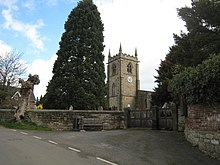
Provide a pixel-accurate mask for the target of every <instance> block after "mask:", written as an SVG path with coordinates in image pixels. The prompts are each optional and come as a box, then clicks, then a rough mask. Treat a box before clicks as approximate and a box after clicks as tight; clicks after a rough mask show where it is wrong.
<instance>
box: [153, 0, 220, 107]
mask: <svg viewBox="0 0 220 165" xmlns="http://www.w3.org/2000/svg"><path fill="white" fill-rule="evenodd" d="M178 15H179V16H180V18H181V19H182V20H183V21H185V23H186V27H187V30H188V32H187V33H183V32H182V33H181V34H180V36H178V35H176V34H174V41H175V45H173V46H172V47H171V48H170V51H169V53H168V54H167V56H166V58H165V60H164V61H162V62H161V65H160V68H159V70H157V72H158V76H156V77H155V78H156V81H155V82H157V83H158V87H156V88H155V92H156V93H155V95H156V96H158V97H159V98H157V99H154V100H155V101H154V100H153V101H154V102H157V100H160V102H159V104H161V102H162V103H164V102H167V98H170V100H173V99H175V100H173V101H175V102H176V103H177V104H178V99H179V98H185V97H186V96H185V94H186V93H184V91H179V93H178V96H176V95H172V96H173V97H168V96H170V92H169V90H168V89H167V87H168V82H169V80H171V79H172V77H173V76H174V75H176V74H178V73H180V72H182V71H184V70H187V73H188V74H189V75H193V76H194V74H196V73H194V70H193V69H192V68H195V67H196V66H197V65H199V64H201V63H202V62H203V61H204V60H207V59H209V58H210V56H213V55H214V56H215V55H217V54H219V53H220V17H219V15H220V1H219V0H199V1H192V7H183V8H181V9H178ZM163 63H167V64H168V63H169V65H164V64H163ZM161 66H163V67H161ZM188 67H191V69H190V68H189V69H187V68H188ZM204 72H206V70H204ZM188 74H187V77H188V76H189V75H188ZM178 76H183V79H184V77H185V76H186V74H184V73H183V74H180V75H177V76H175V80H176V81H178V80H177V78H176V77H178ZM179 78H180V77H179ZM192 79H193V78H192ZM193 81H194V83H196V81H197V79H193ZM198 81H199V80H198ZM181 82H184V81H181ZM176 83H177V84H179V83H178V82H176ZM179 85H180V87H181V84H179ZM182 85H183V84H182ZM176 87H177V88H178V85H176ZM187 88H189V89H190V88H191V86H187ZM206 88H208V87H206ZM181 89H182V88H181ZM176 90H178V89H176ZM198 90H199V89H198ZM207 92H209V90H207ZM176 94H177V93H176ZM187 94H188V93H187ZM157 104H158V102H157Z"/></svg>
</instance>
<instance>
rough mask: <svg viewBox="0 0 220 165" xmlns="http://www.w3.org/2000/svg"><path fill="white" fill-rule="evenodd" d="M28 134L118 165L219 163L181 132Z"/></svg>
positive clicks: (140, 131)
mask: <svg viewBox="0 0 220 165" xmlns="http://www.w3.org/2000/svg"><path fill="white" fill-rule="evenodd" d="M26 132H27V133H28V135H29V136H37V137H41V138H42V139H50V140H52V141H54V142H56V143H58V144H59V145H60V147H62V146H71V147H73V148H76V149H78V150H80V151H81V153H80V154H81V156H85V155H86V156H90V157H101V158H104V159H105V160H109V161H110V162H115V163H116V164H118V165H148V164H149V165H189V164H193V165H197V164H198V165H217V164H218V165H219V164H220V161H219V160H216V159H212V158H210V157H208V156H206V155H204V154H203V153H202V152H200V151H199V150H198V148H197V147H192V146H191V144H190V143H188V142H187V141H186V140H185V139H184V134H183V133H182V132H172V131H156V130H148V129H127V130H114V131H100V132H95V131H94V132H82V131H81V132H70V131H68V132H38V131H26Z"/></svg>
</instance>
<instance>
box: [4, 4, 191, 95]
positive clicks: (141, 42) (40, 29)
mask: <svg viewBox="0 0 220 165" xmlns="http://www.w3.org/2000/svg"><path fill="white" fill-rule="evenodd" d="M93 1H94V3H95V4H96V5H97V7H98V10H99V12H100V13H101V19H102V22H103V23H104V28H105V31H104V36H105V41H104V44H105V50H104V52H103V53H104V54H105V56H106V61H105V63H106V62H107V55H108V50H109V49H110V50H111V54H112V55H114V54H116V53H118V49H119V44H120V43H121V44H122V51H123V53H127V54H134V51H135V48H137V50H138V58H139V60H140V81H141V89H142V90H152V89H153V87H154V86H155V84H154V77H153V76H154V75H156V74H157V73H156V71H155V69H157V68H158V66H159V64H160V60H163V59H164V58H165V56H166V54H167V53H168V50H169V47H170V46H172V45H173V33H177V34H179V33H180V31H181V30H183V31H185V28H184V22H183V21H182V20H180V19H179V18H178V16H177V12H176V8H180V7H183V6H185V5H187V6H189V5H190V2H191V0H93ZM77 3H78V0H0V54H2V53H4V52H8V51H11V50H14V49H15V50H16V51H17V52H22V53H23V56H22V60H23V61H25V62H26V63H27V64H28V70H27V72H28V74H29V73H31V74H38V75H39V76H40V80H41V83H40V84H39V85H37V86H36V87H35V95H36V96H38V97H39V96H40V95H44V94H45V91H46V86H47V84H48V81H49V80H50V79H51V77H52V72H51V70H52V67H53V63H54V61H55V59H56V55H55V54H56V52H57V50H58V49H59V42H60V38H61V36H62V33H63V32H64V23H65V21H66V20H67V17H68V15H69V13H70V12H71V10H72V9H73V8H74V7H76V5H77Z"/></svg>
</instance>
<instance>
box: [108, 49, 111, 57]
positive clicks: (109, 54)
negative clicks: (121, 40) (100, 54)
mask: <svg viewBox="0 0 220 165" xmlns="http://www.w3.org/2000/svg"><path fill="white" fill-rule="evenodd" d="M110 57H111V52H110V49H109V52H108V58H110Z"/></svg>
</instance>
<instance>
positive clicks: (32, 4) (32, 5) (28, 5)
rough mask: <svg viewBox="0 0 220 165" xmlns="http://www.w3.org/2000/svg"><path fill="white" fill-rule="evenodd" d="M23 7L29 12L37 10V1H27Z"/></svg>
mask: <svg viewBox="0 0 220 165" xmlns="http://www.w3.org/2000/svg"><path fill="white" fill-rule="evenodd" d="M23 6H24V7H25V8H27V9H29V10H34V9H35V0H26V1H24V3H23Z"/></svg>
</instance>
